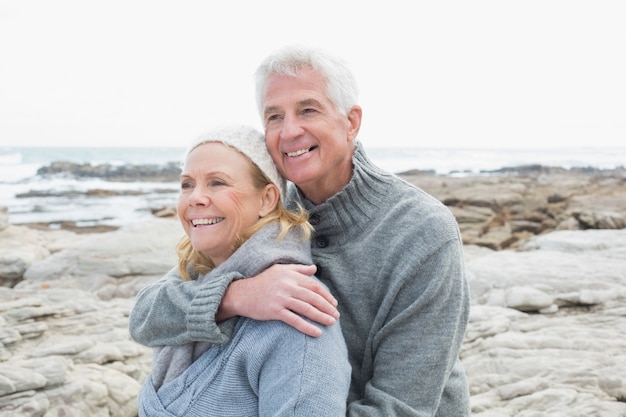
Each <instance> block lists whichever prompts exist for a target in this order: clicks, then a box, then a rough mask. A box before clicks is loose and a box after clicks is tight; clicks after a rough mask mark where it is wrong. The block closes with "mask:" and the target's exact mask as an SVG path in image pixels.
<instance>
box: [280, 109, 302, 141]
mask: <svg viewBox="0 0 626 417" xmlns="http://www.w3.org/2000/svg"><path fill="white" fill-rule="evenodd" d="M303 133H304V129H303V128H302V124H301V123H300V120H299V119H298V118H297V117H296V116H293V115H286V116H285V117H284V119H283V126H282V129H281V132H280V134H281V139H285V140H290V139H295V138H297V137H299V136H301V135H302V134H303Z"/></svg>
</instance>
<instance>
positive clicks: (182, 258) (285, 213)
mask: <svg viewBox="0 0 626 417" xmlns="http://www.w3.org/2000/svg"><path fill="white" fill-rule="evenodd" d="M244 156H246V155H244ZM246 158H247V159H248V161H249V162H250V165H251V166H252V180H253V183H254V186H255V188H256V189H257V190H262V189H263V188H265V187H266V186H267V185H269V184H273V182H272V181H270V179H269V178H268V177H267V176H266V175H265V174H264V173H263V171H262V170H261V169H260V168H259V167H258V166H257V165H256V164H255V163H254V162H252V160H251V159H250V158H248V157H247V156H246ZM308 219H309V216H308V214H307V212H306V211H305V210H304V209H303V208H302V207H300V206H298V210H297V211H295V212H294V211H290V210H287V209H286V208H285V206H284V205H283V204H282V201H281V200H280V199H279V201H278V203H277V204H276V207H275V208H274V210H273V211H272V212H271V213H269V214H268V215H267V216H265V217H262V218H260V219H259V220H258V221H257V222H256V223H255V224H253V225H252V226H250V227H249V228H248V229H246V230H244V232H243V233H242V234H241V236H239V237H238V239H237V241H236V242H235V245H234V247H233V249H232V250H233V252H234V251H235V250H237V248H239V247H240V246H241V245H242V244H243V243H244V242H245V241H246V240H248V239H249V238H250V237H251V236H252V235H254V234H255V233H256V232H258V231H259V230H260V229H261V228H263V226H265V225H267V224H269V223H273V222H278V223H279V225H280V233H279V234H278V237H277V238H276V240H277V241H280V240H282V239H284V238H285V236H287V234H288V233H289V231H290V230H291V229H293V228H294V227H297V228H300V231H301V235H302V238H303V239H305V240H308V239H309V238H310V237H311V232H312V231H313V227H312V226H311V224H310V223H309V221H308ZM176 251H177V253H178V270H179V272H180V274H181V276H182V278H183V280H185V281H189V280H191V279H195V278H196V277H197V276H198V275H201V274H206V273H207V272H209V271H211V270H212V269H213V268H215V263H214V262H213V260H212V259H211V258H210V257H208V256H205V255H203V254H202V253H200V252H198V251H197V250H195V249H194V248H193V245H192V244H191V240H190V239H189V236H186V235H185V236H183V238H182V239H181V240H180V242H179V243H178V246H177V247H176Z"/></svg>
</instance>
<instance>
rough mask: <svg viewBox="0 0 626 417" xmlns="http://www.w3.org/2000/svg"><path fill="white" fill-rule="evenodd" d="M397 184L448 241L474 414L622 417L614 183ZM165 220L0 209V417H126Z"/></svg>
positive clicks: (625, 272) (440, 180) (619, 176)
mask: <svg viewBox="0 0 626 417" xmlns="http://www.w3.org/2000/svg"><path fill="white" fill-rule="evenodd" d="M400 176H401V177H402V178H403V179H405V180H406V181H409V182H411V183H414V184H416V185H418V186H420V187H421V188H423V189H424V190H425V191H427V192H429V193H431V194H432V195H433V196H435V197H436V198H438V199H439V200H441V201H442V202H444V203H445V204H446V205H447V206H448V207H449V208H450V210H451V211H452V213H453V214H454V215H455V217H456V218H457V221H458V222H459V226H460V229H461V231H462V235H463V239H464V243H465V257H466V264H467V272H468V278H469V280H470V286H471V291H472V300H473V304H472V312H471V319H470V325H469V329H468V332H467V335H466V338H465V343H464V345H463V350H462V361H463V363H464V365H465V367H466V369H467V372H468V378H469V382H470V389H471V395H472V397H471V398H472V410H473V415H474V416H480V417H495V416H516V417H521V416H524V417H530V416H568V417H578V416H580V417H583V416H585V417H587V416H607V417H608V416H626V365H624V364H625V363H626V320H625V318H626V307H625V306H626V285H625V284H626V228H625V227H626V203H624V202H625V201H626V172H625V170H624V169H616V170H610V171H601V170H562V169H558V168H548V167H539V166H533V167H523V169H522V167H519V168H517V169H511V170H507V171H506V172H497V173H489V174H487V173H485V174H483V175H462V176H461V175H459V176H440V175H434V174H433V173H424V172H406V173H403V174H401V175H400ZM164 213H167V214H164ZM174 216H175V212H173V211H172V208H165V212H161V214H160V215H158V214H156V213H155V216H154V218H153V219H150V220H146V221H142V222H139V223H136V224H132V225H128V226H124V227H121V228H119V229H111V230H101V231H99V233H77V231H75V230H74V231H73V230H69V229H67V230H65V229H63V228H61V229H59V230H50V229H46V228H45V225H40V228H37V227H28V226H23V225H20V226H17V225H11V224H10V223H9V220H10V219H9V218H8V215H7V213H6V210H4V211H3V210H0V324H1V325H2V326H1V327H0V417H5V416H6V417H8V416H11V417H22V416H24V417H26V416H29V417H30V416H42V417H44V416H45V417H48V416H50V417H51V416H58V415H65V416H83V415H84V416H129V417H134V416H136V415H137V414H136V408H135V407H136V395H137V392H138V389H139V386H140V384H141V383H142V382H143V381H144V380H145V378H146V376H147V374H148V372H149V369H150V360H151V354H150V353H151V352H150V351H149V349H146V348H144V347H142V346H140V345H138V344H136V343H134V342H132V341H131V340H130V338H129V335H128V331H127V324H128V314H129V312H130V309H131V308H132V304H133V301H134V295H135V294H136V293H137V291H138V290H139V289H140V288H142V287H143V286H144V285H146V284H147V283H149V282H152V281H154V280H155V279H158V278H159V277H160V276H161V275H162V274H163V273H164V272H166V271H167V270H168V269H169V268H170V267H172V266H173V265H175V261H176V257H175V252H174V247H175V245H176V242H177V241H178V239H179V238H180V237H181V234H182V232H181V230H180V226H179V224H178V222H177V220H175V218H174ZM33 226H34V225H33Z"/></svg>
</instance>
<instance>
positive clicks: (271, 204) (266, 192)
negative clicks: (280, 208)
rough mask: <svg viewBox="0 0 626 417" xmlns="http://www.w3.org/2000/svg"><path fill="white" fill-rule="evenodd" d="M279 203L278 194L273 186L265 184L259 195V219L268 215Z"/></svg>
mask: <svg viewBox="0 0 626 417" xmlns="http://www.w3.org/2000/svg"><path fill="white" fill-rule="evenodd" d="M279 201H280V192H279V191H278V187H277V186H276V185H275V184H267V185H266V186H265V188H264V189H263V193H262V194H261V207H260V208H259V217H265V216H267V215H268V214H270V213H271V212H272V211H274V209H275V208H276V206H277V205H278V202H279Z"/></svg>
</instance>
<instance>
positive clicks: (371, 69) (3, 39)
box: [0, 0, 626, 148]
mask: <svg viewBox="0 0 626 417" xmlns="http://www.w3.org/2000/svg"><path fill="white" fill-rule="evenodd" d="M288 43H305V44H310V45H313V46H320V47H323V48H325V49H328V50H330V51H331V52H333V53H335V54H337V55H340V56H342V57H343V58H345V59H346V60H347V61H348V62H349V63H350V65H351V67H352V69H353V70H354V72H355V74H356V77H357V80H358V81H359V85H360V89H361V105H362V107H363V109H364V119H363V127H362V129H361V134H360V135H359V137H360V139H361V140H362V141H363V142H364V143H366V144H367V145H368V146H415V147H462V148H489V147H498V148H510V147H513V148H517V147H524V148H526V147H555V146H567V147H598V146H600V147H624V146H626V1H623V0H614V1H603V0H597V1H595V0H594V1H592V0H588V1H577V0H558V1H551V0H537V1H536V0H525V1H510V0H493V1H481V0H477V1H467V0H464V1H440V0H438V1H419V2H413V1H407V0H384V1H371V2H370V1H363V0H316V1H314V2H295V1H289V0H285V1H274V0H263V1H261V0H250V1H234V0H233V1H230V0H224V1H214V0H195V1H186V0H180V1H162V0H107V1H90V0H0V145H2V146H39V145H47V146H49V145H85V146H96V145H103V146H125V145H128V146H151V145H154V146H185V145H186V144H187V143H188V142H189V141H190V140H191V139H193V137H195V136H196V135H198V134H199V133H201V132H202V131H204V130H206V129H208V128H209V127H211V126H212V125H215V124H222V123H226V122H243V123H251V124H253V125H255V126H257V127H259V128H260V122H259V118H258V115H257V113H256V109H255V106H254V85H253V78H252V76H253V73H254V70H255V69H256V66H257V64H258V63H259V62H260V60H261V59H262V58H264V57H265V56H266V55H267V54H268V53H269V52H271V51H273V50H275V49H277V48H278V47H280V46H282V45H284V44H288Z"/></svg>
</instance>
